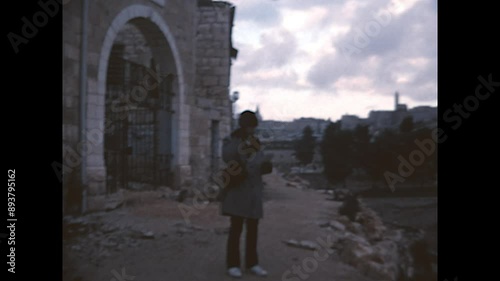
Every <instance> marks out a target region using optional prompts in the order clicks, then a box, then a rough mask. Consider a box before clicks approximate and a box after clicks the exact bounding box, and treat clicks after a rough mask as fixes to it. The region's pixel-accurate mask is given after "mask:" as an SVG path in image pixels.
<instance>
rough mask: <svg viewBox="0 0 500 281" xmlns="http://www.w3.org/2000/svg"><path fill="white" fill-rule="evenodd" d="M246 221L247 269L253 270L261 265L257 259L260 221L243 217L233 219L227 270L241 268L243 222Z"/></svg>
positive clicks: (229, 238) (228, 242)
mask: <svg viewBox="0 0 500 281" xmlns="http://www.w3.org/2000/svg"><path fill="white" fill-rule="evenodd" d="M244 221H246V229H247V231H246V232H247V234H246V245H245V246H246V247H245V267H246V268H251V267H252V266H254V265H257V264H258V263H259V261H258V257H257V231H258V224H259V220H258V219H248V218H242V217H235V216H232V217H231V227H230V229H229V237H228V239H227V256H226V263H227V268H230V267H240V265H241V264H240V236H241V231H242V230H243V222H244Z"/></svg>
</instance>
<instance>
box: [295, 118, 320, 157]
mask: <svg viewBox="0 0 500 281" xmlns="http://www.w3.org/2000/svg"><path fill="white" fill-rule="evenodd" d="M315 148H316V138H315V137H314V136H313V130H312V129H311V127H309V126H307V127H305V128H304V130H303V131H302V138H301V139H300V140H298V141H297V142H296V143H295V157H296V158H297V160H299V162H300V164H301V165H307V164H309V163H311V162H312V160H313V157H314V150H315Z"/></svg>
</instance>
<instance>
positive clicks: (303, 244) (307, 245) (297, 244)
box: [283, 239, 319, 250]
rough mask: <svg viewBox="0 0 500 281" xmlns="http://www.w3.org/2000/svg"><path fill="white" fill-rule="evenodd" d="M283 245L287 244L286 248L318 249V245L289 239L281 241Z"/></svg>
mask: <svg viewBox="0 0 500 281" xmlns="http://www.w3.org/2000/svg"><path fill="white" fill-rule="evenodd" d="M283 243H285V244H287V245H288V246H292V247H297V248H302V249H307V250H316V249H318V248H319V246H318V244H316V243H315V242H313V241H308V240H302V241H297V240H295V239H290V240H286V241H283Z"/></svg>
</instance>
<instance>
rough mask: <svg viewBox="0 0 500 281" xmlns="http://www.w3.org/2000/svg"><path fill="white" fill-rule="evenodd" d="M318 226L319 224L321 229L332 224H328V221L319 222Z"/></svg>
mask: <svg viewBox="0 0 500 281" xmlns="http://www.w3.org/2000/svg"><path fill="white" fill-rule="evenodd" d="M317 224H318V226H319V227H328V226H330V222H328V221H319V222H317Z"/></svg>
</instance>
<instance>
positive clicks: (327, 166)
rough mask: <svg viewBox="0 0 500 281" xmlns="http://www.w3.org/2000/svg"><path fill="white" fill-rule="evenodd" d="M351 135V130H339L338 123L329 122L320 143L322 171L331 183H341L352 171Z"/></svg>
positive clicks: (344, 181)
mask: <svg viewBox="0 0 500 281" xmlns="http://www.w3.org/2000/svg"><path fill="white" fill-rule="evenodd" d="M352 148H353V135H352V132H351V131H346V130H341V129H340V123H339V122H337V123H330V125H328V127H327V128H326V130H325V132H324V135H323V140H322V143H321V155H322V158H323V166H324V173H325V176H326V178H327V179H328V181H329V182H330V183H332V184H339V183H343V186H344V187H345V186H346V179H347V177H348V176H349V175H350V174H351V171H352V157H353V149H352Z"/></svg>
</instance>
